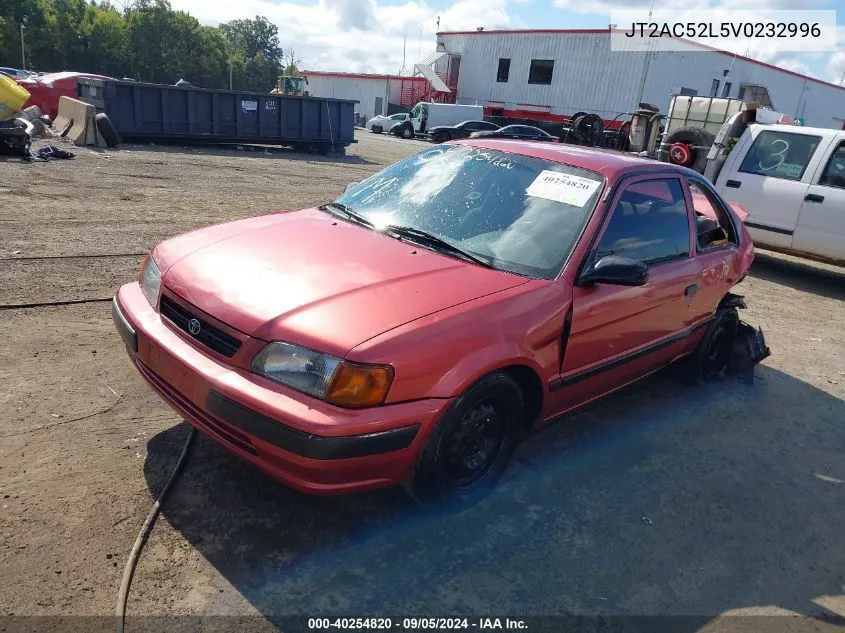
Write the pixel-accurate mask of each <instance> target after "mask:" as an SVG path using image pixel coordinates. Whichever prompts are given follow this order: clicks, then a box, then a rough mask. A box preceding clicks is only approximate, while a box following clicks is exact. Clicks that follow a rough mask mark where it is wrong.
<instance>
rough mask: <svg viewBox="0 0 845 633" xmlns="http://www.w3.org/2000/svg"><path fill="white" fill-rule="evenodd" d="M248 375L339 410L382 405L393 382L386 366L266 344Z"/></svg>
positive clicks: (298, 347)
mask: <svg viewBox="0 0 845 633" xmlns="http://www.w3.org/2000/svg"><path fill="white" fill-rule="evenodd" d="M252 371H254V372H255V373H257V374H261V375H262V376H266V377H267V378H270V379H271V380H275V381H276V382H279V383H281V384H283V385H286V386H288V387H291V388H293V389H296V390H297V391H302V392H303V393H307V394H309V395H311V396H314V397H315V398H319V399H321V400H325V401H326V402H330V403H332V404H336V405H338V406H341V407H350V408H360V407H372V406H376V405H379V404H382V403H383V402H384V400H385V398H387V391H388V389H390V383H391V382H393V368H392V367H390V366H389V365H362V364H358V363H350V362H348V361H344V360H341V359H340V358H336V357H334V356H330V355H328V354H321V353H320V352H315V351H314V350H311V349H308V348H306V347H301V346H299V345H294V344H292V343H283V342H280V341H277V342H274V343H270V344H268V345H267V346H266V347H265V348H264V349H263V350H261V352H259V353H258V355H257V356H256V357H255V359H254V360H253V361H252Z"/></svg>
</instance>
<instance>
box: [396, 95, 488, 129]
mask: <svg viewBox="0 0 845 633" xmlns="http://www.w3.org/2000/svg"><path fill="white" fill-rule="evenodd" d="M482 119H484V108H483V107H482V106H480V105H463V104H458V103H429V102H423V101H421V102H420V103H418V104H417V105H415V106H414V107H413V108H412V109H411V117H410V119H409V124H408V125H405V126H403V128H402V129H403V132H402V134H401V136H402V138H413V137H414V136H420V135H423V136H425V135H428V134H430V133H431V130H432V128H436V127H441V126H444V125H457V124H458V123H460V122H461V121H481V120H482Z"/></svg>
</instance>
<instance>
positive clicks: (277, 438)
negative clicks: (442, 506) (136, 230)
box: [112, 283, 450, 493]
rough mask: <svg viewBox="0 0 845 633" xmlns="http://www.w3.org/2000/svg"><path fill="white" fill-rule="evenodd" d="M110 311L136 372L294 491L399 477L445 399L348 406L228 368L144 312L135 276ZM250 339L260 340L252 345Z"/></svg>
mask: <svg viewBox="0 0 845 633" xmlns="http://www.w3.org/2000/svg"><path fill="white" fill-rule="evenodd" d="M112 318H113V320H114V323H115V327H116V328H117V330H118V332H119V333H120V336H121V338H122V339H123V341H124V343H125V344H126V347H127V351H128V352H129V355H130V357H131V359H132V361H133V362H134V363H135V366H136V367H137V369H138V371H139V372H140V373H141V375H142V376H143V377H144V378H145V379H146V380H147V382H148V383H149V384H150V385H151V386H152V387H153V388H154V389H155V390H156V391H157V392H158V393H159V395H161V396H162V398H163V399H164V400H165V401H166V402H167V403H168V404H169V405H170V406H171V407H173V408H174V409H175V410H176V411H177V412H178V413H179V414H180V415H182V416H183V417H184V418H185V419H186V420H187V421H188V422H190V423H191V424H193V425H194V426H195V427H197V428H198V429H199V430H201V431H203V432H204V433H205V434H206V435H208V436H210V437H211V438H212V439H214V440H215V441H216V442H218V443H219V444H221V445H223V446H224V447H226V448H227V449H229V450H230V451H232V452H233V453H236V454H237V455H238V456H240V457H241V458H243V459H244V460H246V461H248V462H250V463H252V464H254V465H255V466H257V467H258V468H259V469H261V470H263V471H264V472H266V473H267V474H269V475H270V476H272V477H274V478H276V479H278V480H279V481H282V482H283V483H285V484H287V485H289V486H291V487H292V488H296V489H298V490H301V491H303V492H311V493H336V492H351V491H358V490H366V489H371V488H379V487H386V486H391V485H395V484H398V483H400V482H401V481H402V480H403V479H404V478H405V476H406V474H407V473H408V471H409V470H410V468H411V466H412V465H413V463H414V460H415V458H416V455H417V454H418V452H419V451H420V450H421V449H422V446H423V444H424V442H425V440H426V439H427V437H428V434H429V432H430V431H431V429H432V428H433V426H434V424H436V422H437V420H438V419H439V416H440V414H441V413H442V411H443V410H444V409H445V408H446V407H447V406H448V405H449V403H450V401H449V400H443V399H425V400H417V401H413V402H407V403H401V404H393V405H386V406H381V407H374V408H370V409H360V410H348V409H342V408H339V407H335V406H333V405H330V404H327V403H325V402H322V401H320V400H317V399H315V398H312V397H310V396H307V395H304V394H300V393H299V392H296V391H294V390H292V389H288V388H286V387H284V386H282V385H276V384H275V383H272V382H271V381H269V380H268V379H265V378H262V377H260V376H257V375H255V374H252V373H251V372H249V371H247V370H245V369H243V368H240V367H237V366H232V365H228V364H227V363H225V362H223V361H222V360H221V359H218V358H217V357H216V356H215V355H214V354H213V353H211V352H209V351H207V350H205V349H203V348H202V346H201V345H200V344H199V343H196V342H193V341H190V340H189V336H188V335H186V334H184V333H182V332H181V331H180V330H178V329H177V328H175V327H172V326H171V324H169V322H168V321H166V319H163V318H162V317H161V316H160V315H159V314H158V313H157V312H156V311H155V310H153V309H152V308H151V307H150V305H149V303H148V302H147V300H146V298H145V297H144V296H143V294H142V293H141V290H140V286H139V285H138V284H137V283H130V284H126V285H125V286H123V287H122V288H121V289H120V290H119V291H118V293H117V295H116V296H115V298H114V302H113V305H112ZM254 343H256V346H258V344H259V342H255V341H254Z"/></svg>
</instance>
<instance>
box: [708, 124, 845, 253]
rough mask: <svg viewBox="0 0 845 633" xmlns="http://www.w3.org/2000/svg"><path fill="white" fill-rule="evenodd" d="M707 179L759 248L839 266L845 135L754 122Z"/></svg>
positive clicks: (844, 232)
mask: <svg viewBox="0 0 845 633" xmlns="http://www.w3.org/2000/svg"><path fill="white" fill-rule="evenodd" d="M717 166H718V165H717ZM709 175H711V178H712V179H713V180H714V181H715V183H716V188H717V190H718V191H719V193H720V194H721V195H722V196H724V197H725V198H726V199H727V200H730V201H731V202H736V203H737V204H740V205H742V207H743V208H745V210H746V211H747V212H748V214H749V215H748V220H747V222H746V226H748V230H749V232H750V233H751V235H752V236H753V238H754V240H755V242H757V243H758V244H760V245H762V246H765V247H767V248H771V249H773V250H777V251H783V252H786V253H792V254H795V255H799V256H804V257H810V258H814V259H821V260H823V261H829V262H832V263H835V264H839V265H845V131H842V130H830V129H823V128H811V127H803V126H795V125H761V124H752V125H749V126H748V127H747V128H746V129H745V131H744V132H743V133H742V136H741V137H740V138H739V140H738V141H737V142H736V145H734V147H733V149H732V150H730V153H729V154H728V156H727V158H726V160H725V162H724V164H723V165H722V166H721V169H719V171H718V172H716V173H714V174H709Z"/></svg>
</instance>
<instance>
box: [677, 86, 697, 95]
mask: <svg viewBox="0 0 845 633" xmlns="http://www.w3.org/2000/svg"><path fill="white" fill-rule="evenodd" d="M680 96H682V97H697V96H698V90H693V89H692V88H684V87H683V86H682V87H681V92H680Z"/></svg>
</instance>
